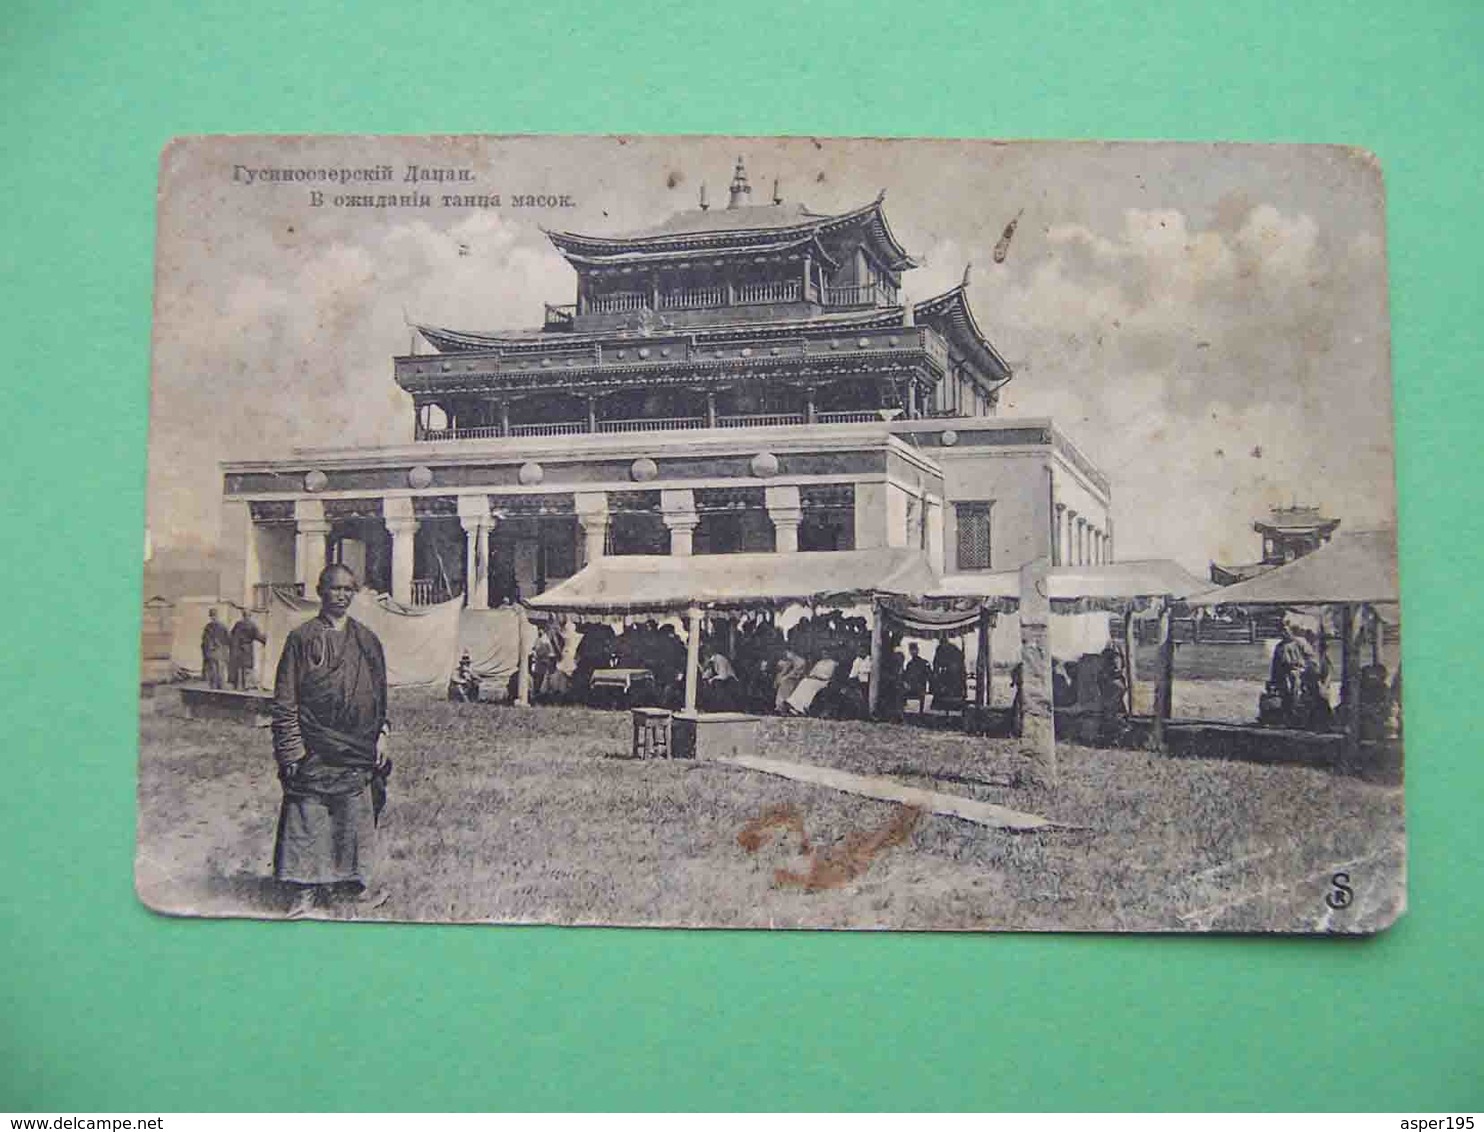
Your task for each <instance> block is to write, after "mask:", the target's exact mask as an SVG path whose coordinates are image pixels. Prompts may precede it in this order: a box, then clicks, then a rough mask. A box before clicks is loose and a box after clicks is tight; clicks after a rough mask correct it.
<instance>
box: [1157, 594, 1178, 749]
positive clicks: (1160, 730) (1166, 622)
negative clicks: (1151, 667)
mask: <svg viewBox="0 0 1484 1132" xmlns="http://www.w3.org/2000/svg"><path fill="white" fill-rule="evenodd" d="M1171 622H1172V618H1171V616H1170V599H1169V597H1166V598H1165V599H1164V601H1163V603H1162V604H1161V606H1160V610H1159V667H1158V668H1157V669H1156V670H1155V673H1154V732H1153V739H1154V749H1155V750H1157V751H1167V750H1169V749H1170V740H1169V735H1168V726H1167V725H1168V724H1169V721H1170V710H1171V707H1172V706H1173V703H1174V699H1175V697H1174V684H1175V634H1174V632H1172V630H1173V628H1174V626H1173V625H1172V624H1171Z"/></svg>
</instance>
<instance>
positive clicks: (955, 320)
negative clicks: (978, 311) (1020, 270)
mask: <svg viewBox="0 0 1484 1132" xmlns="http://www.w3.org/2000/svg"><path fill="white" fill-rule="evenodd" d="M968 290H969V281H968V272H967V271H965V272H964V281H963V282H962V283H960V284H959V285H958V286H957V287H955V288H953V289H952V290H951V291H944V292H943V293H942V294H941V295H935V296H933V297H932V298H931V299H924V300H923V301H922V302H920V303H915V304H913V307H912V314H913V317H914V319H915V320H916V321H918V322H925V323H927V325H929V326H931V327H933V329H935V330H937V331H938V332H939V333H941V334H942V335H943V336H944V337H945V338H947V339H948V340H949V341H950V342H951V343H952V344H953V345H954V346H956V347H958V349H959V350H960V351H961V352H962V353H965V354H967V355H968V356H969V357H971V358H972V359H974V361H975V362H976V363H977V365H978V366H979V368H980V369H981V370H982V371H983V372H985V373H989V374H993V375H996V376H997V377H998V378H999V379H1000V381H1002V382H1004V381H1009V380H1010V378H1011V377H1012V376H1013V371H1012V370H1011V369H1010V365H1009V363H1008V362H1006V361H1005V359H1004V358H1002V357H1001V356H1000V352H999V351H998V350H996V349H995V348H994V346H993V344H992V343H991V342H990V340H989V339H988V338H986V337H985V335H984V331H982V330H980V329H979V323H978V322H977V321H976V320H975V318H974V311H973V309H972V308H971V307H970V306H969V296H968Z"/></svg>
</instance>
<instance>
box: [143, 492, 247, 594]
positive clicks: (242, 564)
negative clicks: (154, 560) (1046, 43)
mask: <svg viewBox="0 0 1484 1132" xmlns="http://www.w3.org/2000/svg"><path fill="white" fill-rule="evenodd" d="M221 545H222V546H223V547H224V548H226V549H227V550H228V551H229V554H228V556H227V558H226V559H225V560H224V561H223V563H222V572H221V577H220V578H218V579H217V588H216V593H217V596H219V597H225V598H231V599H232V600H233V601H237V600H239V598H238V596H237V595H239V594H240V595H241V601H242V604H243V605H244V606H245V607H247V608H249V609H251V608H252V604H253V585H254V584H255V583H256V582H258V581H260V580H261V574H262V569H261V567H260V565H259V562H258V532H257V524H256V523H254V522H253V519H252V507H251V505H250V504H248V503H245V502H243V501H242V500H237V499H224V500H222V527H221ZM239 546H240V547H242V557H241V558H240V559H238V558H237V556H236V555H235V554H231V553H230V552H231V551H233V550H234V549H235V548H236V547H239ZM146 553H148V551H146ZM146 561H148V559H146Z"/></svg>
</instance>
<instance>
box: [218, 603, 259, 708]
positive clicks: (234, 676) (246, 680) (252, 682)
mask: <svg viewBox="0 0 1484 1132" xmlns="http://www.w3.org/2000/svg"><path fill="white" fill-rule="evenodd" d="M267 643H268V638H267V637H265V636H264V635H263V630H261V629H259V628H258V623H257V622H256V621H254V620H253V619H252V614H251V613H249V612H248V611H246V610H244V611H243V613H242V616H241V618H239V619H238V621H237V624H235V625H233V626H232V633H231V648H230V651H229V655H228V657H227V679H228V680H229V681H230V682H231V685H232V687H234V688H238V689H247V688H256V687H257V686H258V677H257V667H258V666H257V657H256V656H255V655H254V652H253V646H254V645H266V644H267Z"/></svg>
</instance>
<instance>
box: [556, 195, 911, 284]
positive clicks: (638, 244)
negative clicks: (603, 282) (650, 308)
mask: <svg viewBox="0 0 1484 1132" xmlns="http://www.w3.org/2000/svg"><path fill="white" fill-rule="evenodd" d="M885 199H886V194H885V193H884V192H883V193H882V194H881V195H879V196H878V197H877V198H876V199H875V200H873V201H871V202H870V203H869V204H865V205H862V206H861V207H860V208H856V209H852V210H850V211H849V212H842V213H838V214H834V215H831V214H827V213H819V212H813V211H811V210H810V209H808V208H806V207H805V206H803V205H802V204H798V203H790V204H771V205H769V204H764V205H744V206H740V207H737V208H713V209H699V208H697V209H690V210H688V211H685V212H678V213H676V214H675V215H673V216H671V217H669V218H668V219H666V220H664V221H661V222H660V223H659V224H656V225H654V226H652V227H649V228H645V229H641V230H639V231H636V232H630V233H627V234H620V235H614V236H587V235H583V234H581V233H578V232H561V231H550V230H548V231H547V232H546V236H547V238H548V239H549V240H551V242H552V243H553V244H554V245H556V248H557V250H558V251H560V252H561V253H562V254H563V255H564V256H566V257H567V258H568V259H572V258H573V257H574V256H575V257H580V258H581V260H582V261H583V262H584V263H592V262H613V261H614V260H615V257H626V258H630V259H634V258H639V259H662V258H663V259H669V258H673V257H674V256H676V255H677V254H678V253H683V252H687V251H694V250H700V249H706V250H719V249H723V248H732V249H737V250H746V251H749V252H767V251H778V250H784V249H786V248H790V247H793V246H795V245H796V244H797V243H798V242H799V241H801V240H807V239H808V238H809V237H811V236H812V237H814V238H815V239H824V238H827V237H829V236H831V235H833V234H835V233H837V232H843V231H846V230H849V229H852V228H856V229H860V230H862V231H863V232H864V234H865V236H866V239H867V243H868V244H869V246H870V248H871V251H872V252H873V254H874V255H875V256H876V257H877V258H878V259H879V260H880V261H881V263H882V264H884V265H885V266H886V268H887V269H888V270H891V271H903V270H906V269H907V268H912V267H916V266H917V262H916V261H915V260H914V259H913V258H912V257H911V256H910V255H908V254H907V249H906V248H904V247H902V245H901V244H900V243H898V242H897V238H896V237H895V236H894V235H892V231H891V226H890V225H889V224H888V223H887V222H886V213H885V211H884V210H883V208H882V203H883V201H884V200H885Z"/></svg>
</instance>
